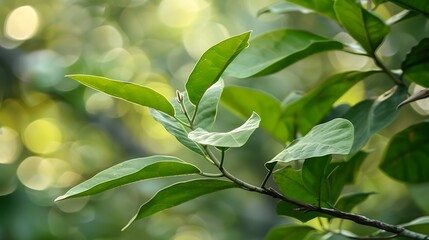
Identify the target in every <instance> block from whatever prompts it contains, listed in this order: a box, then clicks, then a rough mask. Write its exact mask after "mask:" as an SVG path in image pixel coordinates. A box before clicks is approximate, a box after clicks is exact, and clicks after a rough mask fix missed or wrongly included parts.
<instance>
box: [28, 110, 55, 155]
mask: <svg viewBox="0 0 429 240" xmlns="http://www.w3.org/2000/svg"><path fill="white" fill-rule="evenodd" d="M62 138H63V136H62V133H61V130H60V128H59V127H58V125H57V124H56V123H55V122H54V121H52V120H51V119H46V118H45V119H38V120H36V121H33V122H32V123H30V124H29V125H28V126H27V128H25V131H24V144H25V145H26V146H27V148H28V149H30V150H31V151H32V152H34V153H38V154H47V153H52V152H55V151H57V150H58V149H59V148H60V146H61V142H62Z"/></svg>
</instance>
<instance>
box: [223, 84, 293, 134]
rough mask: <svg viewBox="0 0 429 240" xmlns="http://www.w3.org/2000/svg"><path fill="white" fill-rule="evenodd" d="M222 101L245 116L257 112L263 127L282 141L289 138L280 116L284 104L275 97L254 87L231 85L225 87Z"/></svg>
mask: <svg viewBox="0 0 429 240" xmlns="http://www.w3.org/2000/svg"><path fill="white" fill-rule="evenodd" d="M243 99H246V101H243ZM221 102H222V103H223V104H224V105H225V106H226V107H228V108H229V109H231V110H232V111H234V112H236V113H237V114H239V115H240V116H241V117H243V118H244V117H247V116H249V115H250V114H252V112H256V113H257V114H258V115H259V116H260V118H261V127H262V128H263V129H265V130H266V131H268V132H269V133H270V134H271V135H272V136H273V137H275V138H276V139H278V140H280V141H282V142H285V141H286V140H287V136H289V133H288V129H287V127H286V126H285V125H284V124H282V122H281V118H280V117H281V113H282V111H283V110H282V104H281V102H280V101H278V100H277V99H275V98H274V97H272V96H270V95H268V94H266V93H264V92H261V91H258V90H254V89H249V88H242V87H236V86H230V87H226V88H225V89H224V91H223V94H222V98H221Z"/></svg>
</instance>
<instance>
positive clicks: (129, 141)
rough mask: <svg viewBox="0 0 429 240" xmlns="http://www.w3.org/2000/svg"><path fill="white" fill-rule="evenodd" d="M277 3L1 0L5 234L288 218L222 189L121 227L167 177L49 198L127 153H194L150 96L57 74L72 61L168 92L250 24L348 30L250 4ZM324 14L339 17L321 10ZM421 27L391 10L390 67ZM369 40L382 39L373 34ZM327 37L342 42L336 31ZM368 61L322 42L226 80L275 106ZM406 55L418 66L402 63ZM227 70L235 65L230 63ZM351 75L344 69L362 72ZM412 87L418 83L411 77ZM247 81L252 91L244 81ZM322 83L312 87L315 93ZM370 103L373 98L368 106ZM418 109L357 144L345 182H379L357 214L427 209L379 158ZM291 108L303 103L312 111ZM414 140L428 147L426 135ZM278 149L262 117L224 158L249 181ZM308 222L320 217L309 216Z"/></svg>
mask: <svg viewBox="0 0 429 240" xmlns="http://www.w3.org/2000/svg"><path fill="white" fill-rule="evenodd" d="M184 2H185V3H184ZM273 2H274V1H257V2H256V1H250V0H248V1H245V0H237V1H209V0H186V1H181V3H180V4H178V1H174V0H162V1H144V0H141V1H138V0H134V1H133V0H120V1H79V0H76V1H59V0H58V1H53V0H48V1H46V0H43V1H42V0H40V1H35V0H33V1H28V2H27V1H19V2H18V1H3V2H2V4H1V6H0V15H1V16H2V17H1V18H0V25H1V26H2V29H1V32H0V96H1V105H0V127H1V128H0V142H1V145H0V203H1V204H0V212H1V213H2V214H1V215H0V238H2V239H3V238H4V239H63V238H72V239H117V238H121V239H132V238H133V237H135V236H139V237H141V238H148V239H261V238H263V236H265V235H266V233H267V231H268V230H269V228H270V227H271V226H273V225H276V224H280V223H285V222H292V221H294V220H292V219H289V218H278V217H277V216H276V214H275V206H276V201H274V200H272V199H267V198H264V197H261V196H257V195H253V194H251V193H245V192H243V191H233V190H226V191H224V192H219V193H216V194H213V195H209V196H206V197H203V198H200V199H197V200H195V201H193V202H191V203H188V204H184V205H182V206H179V207H177V208H174V209H171V210H168V211H164V212H161V213H158V214H156V215H154V216H152V217H151V218H148V219H145V220H141V221H138V222H136V223H135V224H134V225H133V226H131V227H130V228H129V229H127V231H125V232H120V231H119V230H120V229H121V228H122V227H123V226H124V224H125V223H127V222H128V220H129V216H132V215H133V214H134V213H135V212H136V210H137V209H138V207H139V205H140V203H141V202H142V201H143V200H146V199H149V198H150V196H151V195H152V194H153V193H154V192H155V191H156V190H157V189H159V188H161V187H163V186H166V185H167V184H169V183H171V182H172V180H163V181H157V182H146V183H145V184H135V185H133V186H125V187H122V188H120V189H115V190H112V191H109V192H106V193H102V194H99V195H96V196H95V197H91V198H80V199H75V200H67V201H64V202H60V203H58V204H54V202H53V200H54V199H55V198H56V197H57V196H59V195H61V194H62V193H63V192H64V189H66V188H70V187H71V186H73V185H76V184H77V183H79V182H81V181H82V180H84V179H88V178H89V177H91V176H93V175H94V174H95V173H97V172H99V171H100V170H103V169H105V168H107V167H109V166H111V165H114V164H116V163H119V162H122V161H123V160H125V159H130V158H135V157H144V156H148V155H154V154H169V155H178V156H180V157H181V158H182V159H187V161H191V162H192V161H193V160H192V156H194V155H193V154H192V152H191V151H189V150H187V149H185V148H183V147H182V146H180V144H179V143H178V142H177V141H176V140H175V139H174V138H173V137H171V136H170V135H168V134H167V132H166V131H165V130H164V129H163V128H162V126H161V125H159V124H157V123H155V122H154V121H153V120H152V119H151V117H150V115H149V112H148V110H147V109H145V108H141V107H137V106H134V105H131V104H128V103H126V102H123V101H120V100H116V99H113V98H110V97H108V96H107V95H104V94H101V93H98V92H96V91H94V90H91V89H88V88H85V87H82V86H80V85H78V84H77V83H76V82H74V81H71V80H70V79H66V78H64V75H66V74H70V73H77V72H79V73H88V74H89V73H90V74H95V75H101V76H106V77H109V78H113V79H121V80H124V81H129V82H134V83H139V84H143V85H145V86H150V87H152V88H153V89H155V90H157V91H158V92H161V93H163V94H164V95H165V96H167V97H168V98H170V97H173V96H174V91H175V90H176V89H179V90H184V89H183V85H184V83H185V82H186V80H187V78H188V75H189V73H190V72H191V70H192V68H193V66H194V64H195V62H196V61H197V60H198V58H199V57H200V56H201V55H202V54H203V53H204V51H205V50H207V48H208V47H210V46H212V45H214V44H215V43H217V42H219V41H221V40H223V39H226V38H228V37H230V36H233V35H236V34H239V33H242V32H245V31H248V30H253V33H252V36H253V38H254V37H256V36H258V35H260V34H261V33H264V32H268V31H271V30H275V29H279V28H282V27H288V28H295V29H305V30H308V31H310V32H313V33H316V34H319V35H322V36H326V37H329V38H335V39H341V40H343V41H347V40H348V39H350V37H349V36H347V35H346V34H344V32H342V29H341V28H340V27H339V26H338V25H336V24H334V23H333V22H332V21H331V20H329V19H327V18H323V17H320V16H317V15H314V14H308V15H302V14H299V13H290V14H288V15H284V16H282V15H271V14H263V15H261V16H260V17H257V16H256V14H257V12H258V11H259V10H260V9H262V8H263V7H265V6H267V5H269V4H270V3H273ZM399 10H400V9H399V8H398V7H397V6H395V5H393V4H385V5H382V6H381V7H379V8H377V10H376V12H377V13H378V14H379V15H380V16H382V18H383V19H388V18H390V17H391V16H393V15H394V14H396V13H397V12H398V11H399ZM326 15H327V16H328V17H331V18H332V17H335V15H332V14H331V13H329V12H327V13H326ZM340 21H341V19H340ZM345 28H346V29H347V26H345ZM428 33H429V29H428V25H427V22H426V19H425V18H424V17H423V16H417V17H414V18H411V19H409V20H407V21H403V22H400V23H398V24H396V25H395V28H392V29H391V33H390V34H389V35H388V37H387V39H386V40H385V41H384V43H383V44H382V45H381V48H380V49H379V54H380V55H381V58H382V59H383V61H384V62H385V63H387V65H388V66H389V67H391V68H398V67H400V65H401V62H402V60H403V59H404V58H405V55H406V54H407V52H409V51H410V49H411V48H412V47H413V46H415V45H416V44H417V43H418V42H419V41H420V40H421V39H422V38H424V37H427V36H428ZM279 36H281V35H279ZM273 37H276V36H273ZM312 37H313V36H308V38H309V39H310V38H312ZM357 38H359V36H358V37H357ZM259 41H261V44H264V39H260V40H259ZM373 41H374V42H375V43H376V44H380V43H379V39H378V38H375V39H373ZM316 43H317V41H316ZM316 47H317V45H316ZM422 47H424V46H422ZM329 48H330V49H337V48H338V49H339V48H340V47H339V46H338V43H336V42H332V44H330V45H329ZM364 48H365V49H366V50H369V51H372V45H371V43H368V44H364ZM300 54H301V55H299V54H298V55H296V56H297V57H298V58H299V57H300V56H301V57H304V56H305V54H306V53H305V52H302V53H300ZM256 55H258V53H256ZM373 67H374V64H373V62H372V61H370V60H369V59H368V58H367V57H364V56H356V55H350V54H347V53H344V52H340V51H330V52H327V53H321V54H318V55H314V56H311V57H310V58H307V59H305V60H304V61H301V62H299V63H295V64H293V65H291V66H289V67H288V68H287V69H285V70H282V71H280V72H278V73H276V74H274V75H270V76H266V77H263V78H255V79H253V80H247V81H242V80H237V79H227V80H228V81H225V85H226V86H232V85H235V86H237V85H238V86H244V87H251V88H258V89H262V90H263V91H265V92H269V93H270V94H271V95H272V98H271V97H270V98H269V99H265V98H267V96H265V95H258V94H257V93H255V94H253V93H252V96H255V97H254V98H252V99H249V101H257V102H259V103H262V102H263V104H266V105H268V106H270V107H273V108H274V109H275V108H277V107H280V105H279V104H278V102H279V101H280V100H281V99H283V98H284V96H287V95H289V94H290V93H293V92H295V91H302V92H307V91H309V90H311V89H314V87H315V86H317V85H319V84H321V83H322V80H324V79H327V78H328V76H331V75H332V73H335V72H344V71H346V70H356V69H360V70H371V69H373ZM406 67H409V68H412V67H414V66H413V64H412V63H408V66H406ZM230 71H231V72H232V73H233V69H230ZM263 71H265V70H264V69H249V73H246V74H247V75H246V76H252V75H255V76H258V75H263ZM348 74H349V76H351V78H352V77H353V76H355V75H356V74H357V73H353V72H350V73H348ZM410 74H412V71H411V72H410ZM375 79H376V81H375ZM328 83H331V84H335V83H336V80H335V79H330V80H329V81H326V82H324V83H323V84H328ZM391 84H392V83H391V81H390V80H389V79H387V78H385V77H384V76H381V75H379V74H378V75H374V76H370V77H368V79H366V80H365V81H363V82H361V83H358V84H357V85H355V86H354V87H353V88H351V90H349V92H348V94H347V95H346V97H344V98H342V99H340V100H339V101H337V103H336V104H338V105H340V104H341V103H349V104H355V103H357V102H358V101H360V100H362V99H363V98H370V97H374V96H379V95H381V94H382V93H383V92H385V90H386V86H390V85H391ZM423 85H424V83H423ZM350 86H351V85H350ZM343 87H344V88H347V87H348V86H343ZM233 88H234V87H231V88H229V89H230V90H228V89H225V92H224V95H223V97H225V98H234V97H240V96H236V95H235V93H236V91H233ZM414 90H415V87H414V86H411V88H410V89H409V91H410V92H412V91H414ZM228 91H231V93H234V94H228ZM248 91H251V90H248ZM242 94H243V96H248V92H246V90H243V93H242ZM318 94H319V93H317V92H314V96H317V95H318ZM262 99H263V101H258V100H262ZM278 99H279V100H278ZM312 101H317V100H312V99H311V98H310V99H309V100H308V108H311V107H312V106H314V103H313V102H312ZM227 102H233V101H227ZM372 104H373V103H372V102H368V103H366V106H369V107H370V106H372ZM227 107H228V106H227ZM229 107H231V106H229ZM363 107H365V106H363ZM261 108H262V109H263V108H266V106H261ZM427 110H428V107H427V105H426V104H425V101H420V102H417V103H413V104H412V105H411V107H410V106H406V107H404V108H403V109H402V110H401V111H402V114H400V115H399V117H398V118H397V119H396V120H395V121H394V123H393V124H392V125H391V126H389V127H388V129H385V130H383V131H382V132H381V133H380V134H378V135H376V136H375V137H373V138H372V139H371V140H370V142H369V144H368V145H367V146H366V149H374V152H373V153H372V154H371V156H370V157H369V158H368V159H366V160H365V162H364V165H363V167H362V169H361V171H360V172H359V173H358V176H356V177H357V184H356V185H353V186H350V187H349V188H350V189H347V190H349V191H350V192H351V191H361V192H373V191H375V192H378V194H375V195H372V196H371V197H370V198H368V200H367V201H366V202H365V203H364V204H362V205H360V206H359V208H358V210H359V212H360V213H362V214H363V215H366V216H370V217H373V218H376V219H380V220H383V221H387V222H391V223H394V224H395V223H403V222H407V221H410V220H412V219H414V218H415V217H416V216H420V215H425V214H426V215H427V214H428V213H429V206H428V203H427V201H425V199H427V194H428V193H427V191H425V189H427V185H426V184H404V183H400V182H397V181H394V180H392V179H390V178H388V177H387V176H386V175H385V174H384V173H382V172H381V171H380V170H379V169H378V165H379V164H380V159H382V157H381V156H382V152H383V148H384V146H386V144H387V139H388V138H389V137H391V136H393V135H394V134H395V133H398V132H400V131H402V130H404V129H405V128H406V127H408V126H410V125H412V124H413V123H416V122H419V121H421V120H422V119H425V116H424V115H425V114H427ZM220 111H221V114H222V116H223V117H222V118H223V119H228V121H222V123H221V124H222V125H219V124H217V125H216V126H215V128H216V129H217V130H225V129H232V128H234V127H236V126H238V125H240V124H241V123H242V120H241V119H239V118H237V117H236V116H235V115H234V114H232V113H230V112H229V111H228V110H226V108H225V106H224V105H221V109H220ZM297 111H298V110H297ZM241 114H247V113H241ZM273 114H276V113H275V111H273ZM300 114H309V116H311V111H310V112H308V113H301V112H300ZM248 115H250V114H248ZM313 121H314V120H313ZM315 121H316V122H317V121H318V120H315ZM356 121H357V122H359V121H360V119H358V120H356ZM314 124H315V123H314V122H313V123H312V122H310V123H308V124H307V125H303V126H304V127H303V128H304V129H302V131H308V130H310V128H311V126H312V125H314ZM272 125H273V124H272V123H270V122H261V126H262V127H264V126H265V127H264V128H268V129H266V130H267V131H268V132H275V129H269V128H270V126H272ZM426 125H427V124H426ZM417 127H421V130H419V131H425V130H427V127H425V125H423V126H417ZM281 130H282V131H288V130H287V129H281ZM404 134H407V133H404ZM274 135H275V134H274ZM281 136H284V134H280V133H279V134H278V137H281ZM362 138H365V136H362ZM400 140H401V139H398V140H397V141H398V144H400ZM423 142H424V140H423ZM421 147H422V149H426V148H425V146H424V144H422V145H421ZM282 148H283V146H281V145H280V144H279V143H277V142H276V141H275V140H273V139H272V138H271V137H270V136H268V134H267V133H266V132H264V131H263V130H259V129H258V130H256V132H255V135H254V136H253V137H252V138H251V139H250V142H248V143H247V144H246V145H245V148H243V149H234V150H230V151H229V153H228V154H229V158H231V159H234V158H236V159H246V162H244V163H243V162H234V161H229V162H228V165H227V166H228V168H229V169H230V171H231V172H234V173H235V174H237V175H238V176H239V177H241V178H244V179H246V180H248V181H249V182H252V181H255V182H252V183H255V184H258V181H259V180H260V179H261V178H263V177H264V176H263V175H264V174H265V173H264V172H261V171H260V169H261V168H263V166H264V163H265V162H266V161H268V160H269V159H271V158H273V157H274V156H275V154H276V153H277V152H279V151H280V150H281V149H282ZM196 164H197V162H196ZM243 164H244V165H245V166H246V168H243V167H242V166H243ZM205 170H211V169H205ZM178 179H181V180H186V177H181V178H178ZM176 180H177V179H176ZM148 183H150V184H148ZM243 199H246V201H243ZM380 201H382V202H383V204H382V205H380V204H379V203H380ZM309 224H310V225H311V226H313V227H316V228H317V227H319V226H318V223H317V222H309ZM353 228H355V229H353V230H354V231H355V232H357V233H361V234H365V233H367V232H369V229H367V228H365V227H361V226H355V225H353ZM303 231H304V232H305V231H306V230H305V227H303ZM297 234H299V233H297Z"/></svg>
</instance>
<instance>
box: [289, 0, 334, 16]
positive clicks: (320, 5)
mask: <svg viewBox="0 0 429 240" xmlns="http://www.w3.org/2000/svg"><path fill="white" fill-rule="evenodd" d="M289 2H293V3H296V4H298V5H301V6H303V7H306V8H309V9H313V10H314V11H316V12H318V13H320V14H322V15H325V16H327V17H330V18H332V19H334V20H336V19H337V16H336V14H335V12H334V1H332V0H289Z"/></svg>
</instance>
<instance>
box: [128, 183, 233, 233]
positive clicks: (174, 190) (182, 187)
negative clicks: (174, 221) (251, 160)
mask: <svg viewBox="0 0 429 240" xmlns="http://www.w3.org/2000/svg"><path fill="white" fill-rule="evenodd" d="M235 187H238V186H237V185H236V184H235V183H233V182H229V181H224V180H216V179H195V180H190V181H186V182H179V183H176V184H173V185H171V186H168V187H166V188H164V189H162V190H161V191H159V192H157V193H156V194H155V196H153V197H152V198H151V199H150V200H149V201H147V202H146V203H144V204H143V205H142V206H141V207H140V209H139V211H138V213H137V214H136V215H135V216H134V217H133V218H132V219H131V220H130V222H129V223H128V224H127V225H126V226H125V227H124V228H123V230H124V229H125V228H127V227H128V226H129V225H130V224H132V223H133V222H134V221H136V220H139V219H142V218H144V217H147V216H150V215H152V214H155V213H157V212H160V211H162V210H165V209H169V208H172V207H175V206H177V205H180V204H182V203H185V202H188V201H190V200H192V199H195V198H197V197H200V196H203V195H206V194H209V193H212V192H216V191H220V190H224V189H228V188H235Z"/></svg>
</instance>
